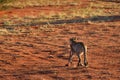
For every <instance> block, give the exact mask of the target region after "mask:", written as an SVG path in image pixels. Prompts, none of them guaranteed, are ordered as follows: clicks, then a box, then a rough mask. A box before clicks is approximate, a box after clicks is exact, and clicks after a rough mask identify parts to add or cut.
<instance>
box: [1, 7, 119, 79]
mask: <svg viewBox="0 0 120 80" xmlns="http://www.w3.org/2000/svg"><path fill="white" fill-rule="evenodd" d="M36 9H37V8H36ZM49 9H50V8H48V10H49ZM51 9H52V8H51ZM26 10H28V12H29V10H30V11H32V10H31V9H29V8H28V9H25V11H26ZM46 10H47V9H46ZM46 10H45V11H46ZM60 10H61V9H60ZM14 11H16V12H14ZM14 11H12V10H11V11H10V13H9V11H8V12H7V11H5V12H4V11H3V12H0V14H2V13H3V14H10V15H14V14H18V15H20V14H19V11H17V10H14ZM43 11H44V10H43ZM17 12H18V13H17ZM20 12H24V9H21V10H20ZM27 14H28V13H27ZM119 23H120V21H117V22H102V23H90V24H88V23H73V24H65V25H62V26H61V25H54V26H53V27H50V29H52V30H53V31H38V29H39V27H41V25H40V26H37V27H33V26H31V27H21V29H22V30H25V31H30V30H32V33H22V34H20V35H4V36H3V35H1V36H0V80H120V40H119V39H120V33H119V32H120V24H119ZM71 37H77V38H78V40H77V41H82V42H84V43H85V44H86V45H87V46H88V52H87V54H88V62H89V66H88V67H84V66H81V67H76V62H77V60H78V59H77V57H75V56H74V58H73V64H72V65H71V66H69V67H66V66H65V64H66V63H67V61H68V56H69V41H68V40H69V38H71Z"/></svg>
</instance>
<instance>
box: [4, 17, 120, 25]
mask: <svg viewBox="0 0 120 80" xmlns="http://www.w3.org/2000/svg"><path fill="white" fill-rule="evenodd" d="M30 19H31V20H35V18H30ZM36 19H38V18H36ZM88 21H91V22H110V21H120V16H119V15H116V16H94V17H89V18H81V17H76V18H72V19H69V20H64V19H63V20H55V21H50V22H37V23H25V24H22V23H21V24H17V25H4V24H3V25H2V26H3V27H6V26H28V25H29V26H37V25H46V24H48V23H49V24H54V25H55V24H65V23H66V24H70V23H82V22H88Z"/></svg>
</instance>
